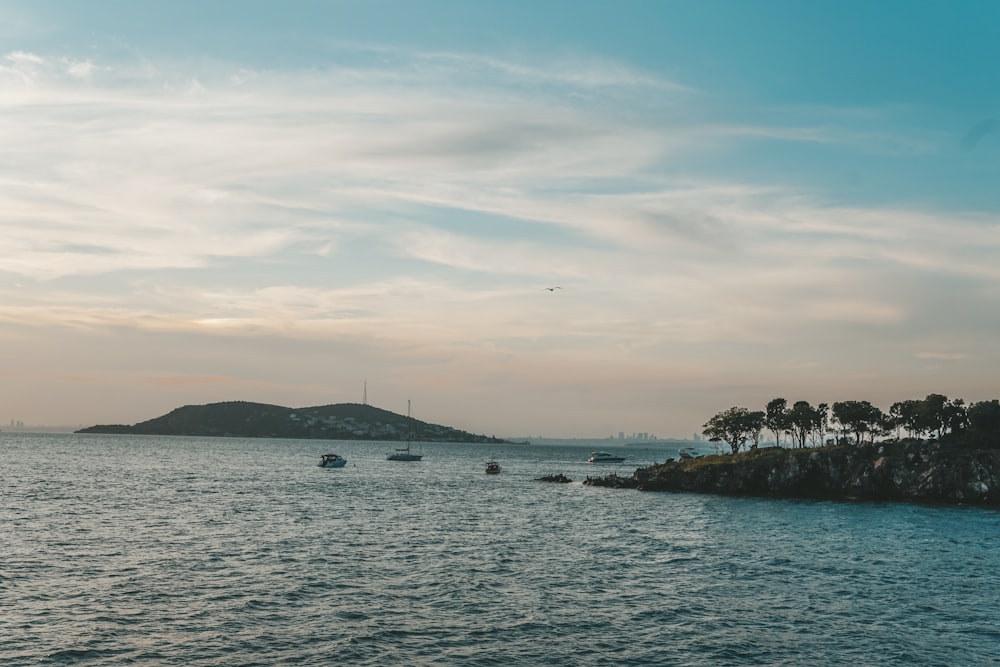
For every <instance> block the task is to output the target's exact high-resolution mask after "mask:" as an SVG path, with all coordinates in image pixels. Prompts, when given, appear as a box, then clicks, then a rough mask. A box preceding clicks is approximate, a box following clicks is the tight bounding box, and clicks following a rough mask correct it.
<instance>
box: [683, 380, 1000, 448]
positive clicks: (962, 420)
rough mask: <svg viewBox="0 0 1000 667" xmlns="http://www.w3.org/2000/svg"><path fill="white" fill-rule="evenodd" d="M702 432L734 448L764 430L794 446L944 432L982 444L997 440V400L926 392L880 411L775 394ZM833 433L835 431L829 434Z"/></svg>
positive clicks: (726, 414) (751, 443)
mask: <svg viewBox="0 0 1000 667" xmlns="http://www.w3.org/2000/svg"><path fill="white" fill-rule="evenodd" d="M703 429H704V430H703V431H702V432H703V433H704V435H705V436H707V437H708V438H709V440H711V441H714V442H725V443H726V444H727V445H729V447H730V449H731V450H732V452H733V454H736V453H738V452H739V451H740V450H741V449H743V448H744V447H745V448H747V449H751V450H754V449H757V447H758V446H759V444H760V441H761V438H762V437H763V434H764V433H765V432H769V433H771V434H773V436H774V442H775V445H777V446H780V445H781V438H782V436H783V435H785V436H788V437H789V441H790V443H791V444H792V446H793V447H797V448H805V447H807V446H818V445H823V444H849V443H854V444H857V445H860V444H863V443H866V442H867V443H874V442H875V441H876V439H891V438H895V439H897V440H898V439H900V438H902V437H903V435H904V434H905V436H906V437H908V438H923V437H925V436H926V437H931V438H937V439H938V440H941V439H943V438H945V436H948V437H949V438H950V439H952V440H955V441H962V442H964V443H968V444H972V445H977V446H980V447H996V446H1000V402H998V401H997V400H996V399H993V400H991V401H979V402H974V403H972V404H970V405H966V404H965V401H964V400H962V399H960V398H957V399H954V400H949V399H948V397H947V396H944V395H942V394H928V395H927V396H926V397H925V398H923V399H911V400H905V401H897V402H896V403H893V404H892V405H891V406H890V408H889V411H888V412H887V413H886V412H883V411H882V410H881V409H879V408H878V407H877V406H875V405H872V404H871V403H870V402H868V401H838V402H835V403H833V405H832V406H831V405H829V404H827V403H820V404H818V405H817V406H815V407H813V406H812V405H810V403H809V402H808V401H796V402H795V403H793V404H792V405H791V406H790V407H789V405H788V401H786V400H785V399H784V398H775V399H772V400H771V401H769V402H768V403H767V405H766V406H765V408H764V410H750V409H748V408H743V407H732V408H729V409H728V410H724V411H722V412H720V413H718V414H716V415H715V416H713V417H712V418H711V419H709V420H708V422H706V423H705V425H704V426H703ZM830 434H833V435H834V437H833V438H831V437H829V436H830Z"/></svg>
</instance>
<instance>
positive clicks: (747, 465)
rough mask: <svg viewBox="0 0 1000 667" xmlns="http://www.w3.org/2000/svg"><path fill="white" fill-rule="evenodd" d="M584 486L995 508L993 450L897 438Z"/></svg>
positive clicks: (672, 468)
mask: <svg viewBox="0 0 1000 667" xmlns="http://www.w3.org/2000/svg"><path fill="white" fill-rule="evenodd" d="M585 483H586V484H592V485H595V486H613V487H618V488H636V489H640V490H644V491H688V492H695V493H716V494H725V495H746V496H770V497H785V498H833V499H845V500H847V499H858V500H905V501H929V502H949V503H971V504H989V505H1000V449H973V448H964V447H959V446H954V445H947V444H941V443H937V442H933V443H923V442H919V441H904V442H892V443H876V444H872V445H862V446H851V445H839V446H831V447H823V448H818V449H781V448H777V447H773V448H767V449H760V450H755V451H750V452H743V453H741V454H737V455H735V456H732V455H730V456H708V457H703V458H700V459H694V460H690V461H668V462H667V463H664V464H661V465H656V466H651V467H649V468H640V469H638V470H636V471H635V473H634V474H633V475H632V477H631V478H621V477H617V476H615V477H614V478H603V479H588V480H587V481H586V482H585Z"/></svg>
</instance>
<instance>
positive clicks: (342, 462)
mask: <svg viewBox="0 0 1000 667" xmlns="http://www.w3.org/2000/svg"><path fill="white" fill-rule="evenodd" d="M346 465H347V459H345V458H344V457H343V456H341V455H340V454H323V456H322V458H320V460H319V467H320V468H343V467H344V466H346Z"/></svg>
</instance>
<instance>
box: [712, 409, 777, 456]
mask: <svg viewBox="0 0 1000 667" xmlns="http://www.w3.org/2000/svg"><path fill="white" fill-rule="evenodd" d="M763 427H764V413H763V412H761V411H759V410H758V411H750V410H747V409H746V408H737V407H733V408H729V409H728V410H725V411H723V412H720V413H719V414H717V415H715V416H714V417H712V418H711V419H709V420H708V422H706V423H705V425H704V427H703V428H704V430H703V431H702V433H704V434H705V435H706V436H708V438H709V439H710V440H714V441H719V440H721V441H723V442H725V443H726V444H727V445H729V447H730V449H732V450H733V454H736V453H737V452H739V451H740V448H741V447H743V445H744V444H746V442H747V440H751V439H752V440H753V441H754V442H755V443H756V442H757V440H758V439H759V438H760V431H761V429H762V428H763Z"/></svg>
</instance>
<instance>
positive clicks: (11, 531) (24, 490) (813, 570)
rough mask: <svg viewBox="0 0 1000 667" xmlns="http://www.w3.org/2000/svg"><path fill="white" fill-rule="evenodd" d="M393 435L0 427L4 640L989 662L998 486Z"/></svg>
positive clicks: (168, 657)
mask: <svg viewBox="0 0 1000 667" xmlns="http://www.w3.org/2000/svg"><path fill="white" fill-rule="evenodd" d="M393 446H394V445H393V443H385V442H351V441H321V440H277V439H246V438H189V437H154V436H125V435H116V436H108V435H83V434H21V433H0V494H2V495H0V498H2V502H0V665H3V666H5V667H16V666H19V665H87V666H93V667H97V666H104V665H108V666H111V665H114V666H118V665H195V666H198V665H204V666H216V665H218V666H223V665H224V666H227V667H230V666H247V667H249V666H251V665H268V666H270V665H678V666H680V665H683V666H702V665H704V666H718V665H795V666H801V665H852V666H855V665H942V666H949V667H955V666H961V665H1000V510H997V509H989V508H980V507H963V506H934V505H919V504H904V503H871V502H819V501H796V500H769V499H758V498H732V497H720V496H712V495H697V494H672V493H643V492H639V491H634V490H620V489H607V488H597V487H591V486H587V485H584V484H582V481H583V480H584V479H586V477H587V476H588V475H598V474H600V475H603V474H607V473H611V472H617V473H618V474H622V475H627V474H631V472H632V471H633V470H634V469H635V468H636V467H639V466H644V465H647V464H648V463H651V462H653V461H657V460H658V461H663V460H665V459H666V458H667V457H669V456H672V455H675V454H676V452H675V451H671V450H669V449H662V450H659V449H657V448H656V445H655V444H654V443H650V445H649V447H647V448H637V447H625V446H620V447H618V448H614V447H612V446H610V445H609V446H608V447H606V449H608V450H609V451H616V452H622V453H624V454H625V455H627V456H628V457H629V458H628V459H627V460H626V461H625V462H624V463H622V464H612V465H603V466H601V467H600V468H599V469H596V470H595V466H593V465H591V464H588V463H586V459H587V456H588V454H589V453H590V449H591V447H590V445H581V444H560V445H542V444H516V445H515V444H507V445H471V444H435V443H423V444H422V445H420V446H419V448H420V449H421V450H422V453H423V455H424V458H423V460H422V461H420V462H412V463H407V462H392V461H386V460H385V452H386V451H387V450H388V449H391V448H392V447H393ZM333 452H335V453H339V454H341V455H342V456H344V457H346V458H347V459H348V464H347V466H346V467H344V468H342V469H323V468H320V467H318V466H317V463H318V462H319V458H320V455H321V454H325V453H333ZM490 458H496V460H497V461H499V462H500V464H501V466H502V468H503V472H502V473H501V474H499V475H486V474H485V472H484V468H485V463H486V461H487V460H488V459H490ZM553 474H564V475H566V476H567V477H569V478H571V479H572V480H573V482H572V483H569V484H556V483H546V482H540V481H536V479H537V478H539V477H541V476H544V475H553Z"/></svg>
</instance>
